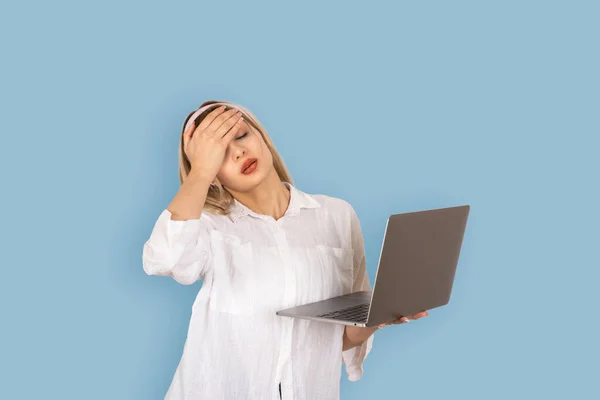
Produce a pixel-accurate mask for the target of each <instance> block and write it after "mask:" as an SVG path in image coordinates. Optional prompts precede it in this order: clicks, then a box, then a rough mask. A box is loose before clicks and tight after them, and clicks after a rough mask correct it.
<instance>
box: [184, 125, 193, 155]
mask: <svg viewBox="0 0 600 400" xmlns="http://www.w3.org/2000/svg"><path fill="white" fill-rule="evenodd" d="M194 129H195V124H194V123H193V122H192V125H191V126H190V127H189V128H188V129H187V130H186V131H185V132H183V151H184V152H185V151H186V149H187V146H188V143H189V142H190V139H191V138H192V132H194Z"/></svg>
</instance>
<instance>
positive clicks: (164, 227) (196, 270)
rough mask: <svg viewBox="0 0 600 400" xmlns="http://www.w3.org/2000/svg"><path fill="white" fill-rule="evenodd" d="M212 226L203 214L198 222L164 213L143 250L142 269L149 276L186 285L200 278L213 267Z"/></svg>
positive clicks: (165, 211) (207, 216) (208, 217)
mask: <svg viewBox="0 0 600 400" xmlns="http://www.w3.org/2000/svg"><path fill="white" fill-rule="evenodd" d="M212 225H213V224H212V223H211V221H210V216H209V215H207V214H206V213H205V212H202V214H201V215H200V218H199V219H189V220H186V221H175V220H172V219H171V212H170V211H169V210H167V209H165V210H164V211H162V213H161V214H160V216H159V217H158V220H157V221H156V223H155V224H154V228H153V229H152V233H151V234H150V238H149V239H148V240H147V241H146V243H145V244H144V247H143V251H142V266H143V269H144V271H145V272H146V273H147V274H148V275H158V276H171V277H173V279H175V280H176V281H177V282H179V283H181V284H183V285H191V284H192V283H194V282H196V281H197V280H199V279H201V278H202V277H203V276H204V275H205V274H206V272H207V269H208V268H209V266H210V260H211V250H210V240H209V231H210V229H211V226H212Z"/></svg>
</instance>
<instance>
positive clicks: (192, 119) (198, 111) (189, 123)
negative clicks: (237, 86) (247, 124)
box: [183, 102, 245, 132]
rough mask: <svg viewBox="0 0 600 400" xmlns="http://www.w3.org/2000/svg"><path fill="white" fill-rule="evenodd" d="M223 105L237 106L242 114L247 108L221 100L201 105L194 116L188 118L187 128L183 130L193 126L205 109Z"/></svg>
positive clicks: (184, 129)
mask: <svg viewBox="0 0 600 400" xmlns="http://www.w3.org/2000/svg"><path fill="white" fill-rule="evenodd" d="M222 105H225V106H227V107H230V108H235V109H236V110H239V111H241V112H242V114H245V110H244V109H243V108H241V107H238V106H236V105H235V104H231V103H221V102H219V103H212V104H209V105H207V106H204V107H201V108H199V109H198V110H196V112H194V113H193V114H192V116H191V117H190V118H189V119H188V121H187V124H185V128H183V131H184V132H185V131H187V130H188V129H189V127H190V126H192V124H193V123H194V122H195V121H196V118H198V116H199V115H200V114H202V113H203V112H204V111H206V110H207V109H209V108H211V107H214V108H215V109H216V108H219V107H220V106H222ZM215 106H216V107H215Z"/></svg>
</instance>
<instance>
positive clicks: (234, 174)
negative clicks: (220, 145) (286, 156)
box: [217, 121, 273, 192]
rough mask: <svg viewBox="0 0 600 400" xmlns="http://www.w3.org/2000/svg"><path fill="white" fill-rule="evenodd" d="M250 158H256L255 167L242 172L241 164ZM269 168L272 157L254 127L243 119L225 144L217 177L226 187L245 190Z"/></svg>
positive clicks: (255, 183)
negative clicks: (223, 156) (249, 170)
mask: <svg viewBox="0 0 600 400" xmlns="http://www.w3.org/2000/svg"><path fill="white" fill-rule="evenodd" d="M250 159H256V165H255V166H254V168H255V169H254V171H252V172H251V173H250V174H243V173H242V166H243V165H244V163H245V162H246V161H247V160H250ZM271 168H273V157H272V155H271V152H270V151H269V148H268V147H267V145H266V143H265V141H264V140H263V138H262V136H261V135H260V133H259V132H258V131H257V130H256V129H254V128H253V127H252V126H250V125H249V124H246V121H243V122H242V125H241V127H240V129H239V130H238V131H237V132H236V133H235V134H234V138H233V139H232V140H231V141H230V142H229V145H228V146H227V150H226V151H225V158H224V159H223V164H222V165H221V169H220V170H219V173H218V174H217V178H218V179H219V181H220V182H221V184H222V185H223V186H225V187H226V188H230V189H232V190H233V191H237V192H246V191H248V190H250V189H251V188H252V187H254V186H255V185H257V184H258V183H259V182H260V181H262V180H263V179H265V177H266V176H267V175H268V174H269V172H270V169H271Z"/></svg>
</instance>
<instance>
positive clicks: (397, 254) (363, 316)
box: [276, 205, 470, 327]
mask: <svg viewBox="0 0 600 400" xmlns="http://www.w3.org/2000/svg"><path fill="white" fill-rule="evenodd" d="M469 211H470V206H469V205H462V206H456V207H448V208H438V209H433V210H423V211H415V212H408V213H402V214H393V215H390V216H389V217H388V220H387V223H386V227H385V236H384V239H383V243H382V245H381V252H380V254H379V264H378V266H377V273H376V275H375V283H374V285H373V290H372V291H361V292H354V293H349V294H345V295H342V296H337V297H333V298H330V299H326V300H322V301H317V302H314V303H309V304H304V305H300V306H297V307H292V308H288V309H285V310H279V311H277V312H276V314H277V315H280V316H285V317H293V318H302V319H309V320H315V321H322V322H330V323H335V324H344V325H352V326H362V327H367V326H376V325H379V324H381V323H385V322H389V321H392V320H395V319H397V318H400V317H402V316H407V315H414V314H417V313H419V312H421V311H426V310H431V309H433V308H437V307H441V306H444V305H446V304H448V302H449V301H450V295H451V293H452V285H453V284H454V275H455V273H456V267H457V264H458V259H459V255H460V250H461V247H462V242H463V237H464V233H465V228H466V225H467V218H468V216H469Z"/></svg>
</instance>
